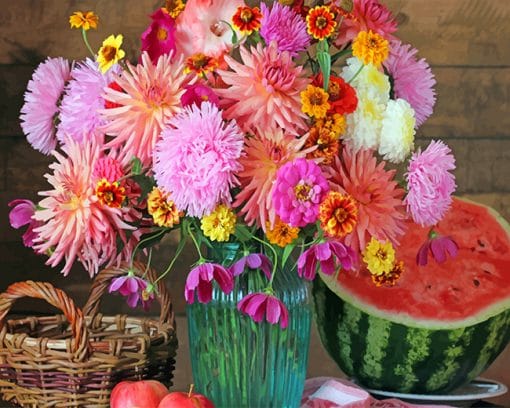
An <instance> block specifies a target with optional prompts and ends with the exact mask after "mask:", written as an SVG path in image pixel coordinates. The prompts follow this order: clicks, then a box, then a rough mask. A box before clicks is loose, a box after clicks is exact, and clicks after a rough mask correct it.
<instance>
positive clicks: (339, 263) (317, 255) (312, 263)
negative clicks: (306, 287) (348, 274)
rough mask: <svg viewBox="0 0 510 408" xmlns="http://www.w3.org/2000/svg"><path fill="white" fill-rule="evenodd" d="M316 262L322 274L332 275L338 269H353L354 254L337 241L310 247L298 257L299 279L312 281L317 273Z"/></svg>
mask: <svg viewBox="0 0 510 408" xmlns="http://www.w3.org/2000/svg"><path fill="white" fill-rule="evenodd" d="M335 258H336V261H335ZM317 262H319V265H320V268H321V271H322V273H324V274H326V275H333V274H334V273H335V272H336V271H337V269H338V268H342V269H347V270H349V269H354V266H355V263H356V254H355V252H354V251H353V250H352V249H351V248H350V247H348V246H346V245H344V244H342V243H341V242H337V241H327V242H323V243H320V244H316V245H312V246H311V247H310V248H309V249H307V250H306V251H304V252H303V253H302V254H301V255H300V256H299V259H298V264H297V266H298V275H299V277H301V278H305V279H307V280H310V281H311V280H313V279H314V278H315V275H316V273H317Z"/></svg>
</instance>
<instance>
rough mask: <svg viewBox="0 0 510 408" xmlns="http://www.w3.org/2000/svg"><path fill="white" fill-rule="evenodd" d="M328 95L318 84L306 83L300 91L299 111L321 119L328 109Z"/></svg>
mask: <svg viewBox="0 0 510 408" xmlns="http://www.w3.org/2000/svg"><path fill="white" fill-rule="evenodd" d="M328 98H329V95H328V93H327V92H326V91H325V90H324V89H322V88H319V87H318V86H313V85H308V86H307V87H306V89H305V90H304V91H302V92H301V111H302V112H303V113H306V114H307V115H309V116H312V117H315V118H316V119H321V118H323V117H325V116H326V113H327V112H328V110H329V102H328Z"/></svg>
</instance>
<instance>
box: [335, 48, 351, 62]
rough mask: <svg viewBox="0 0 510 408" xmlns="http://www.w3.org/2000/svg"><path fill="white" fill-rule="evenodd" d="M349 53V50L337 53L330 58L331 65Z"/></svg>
mask: <svg viewBox="0 0 510 408" xmlns="http://www.w3.org/2000/svg"><path fill="white" fill-rule="evenodd" d="M351 52H352V50H351V49H350V48H347V49H345V50H342V51H338V52H337V53H336V54H333V55H332V56H331V65H333V64H334V63H335V62H337V61H338V59H339V58H341V57H343V56H344V55H347V54H350V53H351Z"/></svg>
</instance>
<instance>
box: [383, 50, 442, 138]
mask: <svg viewBox="0 0 510 408" xmlns="http://www.w3.org/2000/svg"><path fill="white" fill-rule="evenodd" d="M417 53H418V50H417V49H416V48H412V47H411V46H410V45H409V44H402V43H401V42H400V41H398V40H395V41H392V42H391V47H390V54H389V56H388V58H387V59H386V61H385V62H384V67H385V68H386V70H387V71H388V73H389V74H390V76H391V77H392V78H393V91H394V93H395V99H397V98H402V99H405V100H406V101H407V102H409V104H410V105H411V106H412V108H413V109H414V113H415V117H416V126H415V127H416V128H418V127H419V126H421V124H422V123H423V122H425V120H427V118H428V117H429V116H430V115H432V110H433V109H434V104H435V103H436V92H435V90H434V86H435V85H436V79H435V77H434V75H433V74H432V71H431V69H430V66H429V64H427V61H425V59H424V58H422V59H421V60H418V58H417V57H416V54H417Z"/></svg>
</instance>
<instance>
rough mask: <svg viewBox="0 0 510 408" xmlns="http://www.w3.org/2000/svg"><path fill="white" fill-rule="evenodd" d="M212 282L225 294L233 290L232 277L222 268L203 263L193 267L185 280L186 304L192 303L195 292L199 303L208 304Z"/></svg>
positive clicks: (210, 297)
mask: <svg viewBox="0 0 510 408" xmlns="http://www.w3.org/2000/svg"><path fill="white" fill-rule="evenodd" d="M213 281H216V282H217V284H218V286H219V287H220V289H221V291H222V292H224V293H226V294H229V293H230V292H232V289H234V277H233V276H232V273H231V272H230V271H229V270H228V269H225V267H224V266H221V265H218V264H213V263H203V264H200V265H198V266H196V267H194V268H193V269H192V270H191V271H190V273H189V274H188V277H187V278H186V287H185V290H184V297H185V298H186V302H188V303H190V304H191V303H194V302H195V292H197V297H198V301H199V302H200V303H209V302H210V301H211V299H212V289H213V288H212V285H213Z"/></svg>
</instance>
